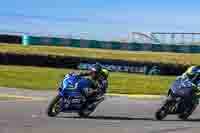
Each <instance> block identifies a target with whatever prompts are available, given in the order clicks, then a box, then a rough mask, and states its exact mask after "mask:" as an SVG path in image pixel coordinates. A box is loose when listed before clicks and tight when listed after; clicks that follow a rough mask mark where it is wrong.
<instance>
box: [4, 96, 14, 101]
mask: <svg viewBox="0 0 200 133" xmlns="http://www.w3.org/2000/svg"><path fill="white" fill-rule="evenodd" d="M8 100H17V98H10V97H2V96H0V101H8Z"/></svg>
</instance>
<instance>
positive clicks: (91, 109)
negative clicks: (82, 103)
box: [78, 104, 96, 118]
mask: <svg viewBox="0 0 200 133" xmlns="http://www.w3.org/2000/svg"><path fill="white" fill-rule="evenodd" d="M90 106H91V107H88V106H87V107H85V108H84V109H82V110H81V111H80V112H79V113H78V115H79V117H81V118H87V117H89V115H90V114H91V113H93V112H94V110H95V109H96V106H95V105H94V104H93V105H90Z"/></svg>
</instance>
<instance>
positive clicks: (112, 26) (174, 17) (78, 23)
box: [0, 0, 200, 40]
mask: <svg viewBox="0 0 200 133" xmlns="http://www.w3.org/2000/svg"><path fill="white" fill-rule="evenodd" d="M199 5H200V1H198V0H187V1H186V0H165V1H164V0H93V1H92V0H54V1H53V0H5V1H2V2H1V4H0V30H13V31H23V32H37V33H51V34H61V35H71V34H73V35H75V36H76V35H77V36H81V37H84V38H89V39H98V40H102V39H108V40H109V39H110V38H111V39H115V38H120V37H121V38H123V37H126V36H127V33H128V32H131V31H139V32H153V31H162V32H168V31H172V32H199V31H200V28H199V27H200V15H199V13H200V9H199ZM80 33H81V34H80Z"/></svg>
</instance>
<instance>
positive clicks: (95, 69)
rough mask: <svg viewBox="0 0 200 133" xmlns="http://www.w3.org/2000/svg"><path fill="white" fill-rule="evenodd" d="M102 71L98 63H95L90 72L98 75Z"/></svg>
mask: <svg viewBox="0 0 200 133" xmlns="http://www.w3.org/2000/svg"><path fill="white" fill-rule="evenodd" d="M101 70H102V66H101V64H99V63H96V64H94V65H93V66H92V68H91V71H93V72H95V73H100V72H101Z"/></svg>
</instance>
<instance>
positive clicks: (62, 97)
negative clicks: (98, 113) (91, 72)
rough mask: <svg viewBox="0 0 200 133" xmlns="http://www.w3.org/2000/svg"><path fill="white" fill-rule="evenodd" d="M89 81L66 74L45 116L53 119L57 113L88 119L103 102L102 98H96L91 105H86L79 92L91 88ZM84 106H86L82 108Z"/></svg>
mask: <svg viewBox="0 0 200 133" xmlns="http://www.w3.org/2000/svg"><path fill="white" fill-rule="evenodd" d="M91 86H92V82H91V80H90V79H86V78H82V77H77V76H72V75H69V74H67V75H66V76H65V77H64V79H63V80H62V82H61V85H60V87H59V90H58V95H57V96H56V97H55V98H54V99H53V100H52V101H51V102H50V104H49V106H48V109H47V115H48V116H49V117H55V116H57V115H58V114H59V113H61V112H63V113H78V115H79V116H80V117H88V116H89V115H90V114H91V113H92V112H93V111H94V110H95V109H96V107H97V105H98V104H100V103H101V102H102V101H103V100H104V96H96V97H95V101H93V102H92V104H91V103H90V104H86V103H87V100H86V98H85V97H84V96H83V95H82V93H81V91H82V90H83V89H84V88H91ZM83 105H86V106H83Z"/></svg>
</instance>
